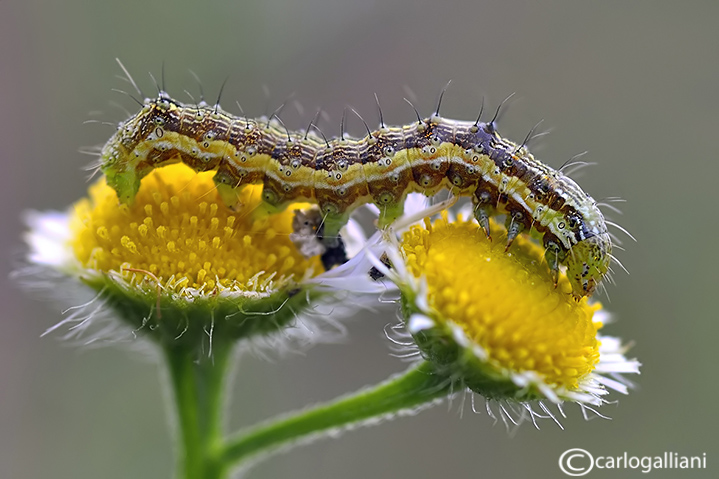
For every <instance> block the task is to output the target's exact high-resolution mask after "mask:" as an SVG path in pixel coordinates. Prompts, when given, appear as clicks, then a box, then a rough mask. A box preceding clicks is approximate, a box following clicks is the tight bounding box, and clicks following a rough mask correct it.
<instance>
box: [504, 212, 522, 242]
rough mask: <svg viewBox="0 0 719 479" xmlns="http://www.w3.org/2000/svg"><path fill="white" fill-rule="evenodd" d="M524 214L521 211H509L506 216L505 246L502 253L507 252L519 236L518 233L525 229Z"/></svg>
mask: <svg viewBox="0 0 719 479" xmlns="http://www.w3.org/2000/svg"><path fill="white" fill-rule="evenodd" d="M526 216H527V215H526V214H525V213H523V212H522V211H516V210H515V211H511V212H509V213H508V214H507V222H506V226H507V245H506V246H505V247H504V251H505V252H506V251H508V250H509V247H510V246H512V243H513V242H514V240H515V239H516V238H517V236H519V233H521V232H522V231H524V230H525V229H526V227H527V225H526V223H525V218H526Z"/></svg>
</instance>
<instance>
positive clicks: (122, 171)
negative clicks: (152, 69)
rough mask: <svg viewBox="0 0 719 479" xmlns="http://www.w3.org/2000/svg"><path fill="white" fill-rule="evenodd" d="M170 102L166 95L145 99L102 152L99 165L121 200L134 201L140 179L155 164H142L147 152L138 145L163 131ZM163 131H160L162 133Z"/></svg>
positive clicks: (121, 124)
mask: <svg viewBox="0 0 719 479" xmlns="http://www.w3.org/2000/svg"><path fill="white" fill-rule="evenodd" d="M170 104H171V102H169V101H168V100H166V99H165V98H163V97H159V98H158V99H156V100H146V101H145V105H144V106H143V108H142V110H140V111H139V112H138V113H137V114H136V115H134V116H131V117H130V118H128V119H127V120H126V121H124V122H123V123H120V125H119V127H118V129H117V131H116V132H115V134H114V135H112V137H110V139H109V140H108V141H107V143H105V146H104V147H103V148H102V153H101V154H100V169H101V170H102V172H103V173H104V174H105V177H106V179H107V184H108V185H109V186H110V187H111V188H113V189H114V190H115V191H116V192H117V197H118V199H119V200H120V202H121V203H131V202H132V200H133V199H134V198H135V195H136V194H137V191H138V189H139V188H140V180H141V179H142V177H143V176H145V175H146V174H147V173H148V172H149V171H151V169H152V166H151V165H147V164H143V162H144V161H145V160H146V156H147V155H146V152H144V151H142V149H141V148H139V146H140V145H141V143H142V142H143V141H144V140H146V139H147V138H148V137H149V136H150V135H153V134H157V132H158V131H159V132H162V126H160V125H164V124H165V123H166V120H165V119H164V118H163V117H164V116H166V114H167V111H168V109H169V105H170ZM160 134H161V133H160Z"/></svg>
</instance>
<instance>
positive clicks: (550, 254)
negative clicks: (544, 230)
mask: <svg viewBox="0 0 719 479" xmlns="http://www.w3.org/2000/svg"><path fill="white" fill-rule="evenodd" d="M566 257H567V252H566V251H565V249H564V248H562V246H561V245H560V244H559V242H558V241H555V240H554V239H552V238H551V237H549V235H545V237H544V259H545V260H546V261H547V265H549V272H550V274H551V275H552V280H553V281H554V286H555V287H556V286H557V283H558V282H559V265H560V264H562V263H564V260H565V259H566Z"/></svg>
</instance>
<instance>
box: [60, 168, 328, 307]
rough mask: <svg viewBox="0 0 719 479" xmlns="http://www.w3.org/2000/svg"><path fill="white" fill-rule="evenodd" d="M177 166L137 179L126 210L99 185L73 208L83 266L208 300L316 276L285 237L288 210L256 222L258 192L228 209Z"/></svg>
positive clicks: (206, 182)
mask: <svg viewBox="0 0 719 479" xmlns="http://www.w3.org/2000/svg"><path fill="white" fill-rule="evenodd" d="M213 174H214V172H206V173H195V172H194V171H193V170H192V169H190V168H189V167H188V166H185V165H183V164H176V165H171V166H167V167H164V168H160V169H157V170H154V171H153V172H152V173H150V174H149V175H148V176H147V177H145V178H144V179H143V180H142V185H141V186H140V190H139V192H138V194H137V197H136V198H135V201H134V203H133V204H132V205H124V204H120V203H119V202H118V199H117V195H116V193H115V191H114V190H112V189H111V188H110V187H108V186H107V184H106V183H105V181H104V180H100V181H98V182H97V183H96V184H94V185H93V186H92V187H91V188H90V198H86V199H83V200H80V201H79V202H78V203H76V204H75V207H74V212H73V214H72V223H71V224H72V231H73V239H72V245H71V246H72V248H73V251H74V253H75V256H76V257H77V259H78V260H79V261H80V263H82V265H83V266H84V267H86V268H89V269H93V270H97V271H100V272H104V273H108V272H115V273H119V274H122V275H123V276H124V277H126V278H127V279H129V280H131V281H139V280H142V281H146V280H151V281H153V282H157V283H159V286H160V287H162V288H163V289H164V290H165V291H168V292H173V293H180V294H184V295H197V294H205V295H211V294H215V293H217V292H222V291H227V290H230V291H240V292H241V291H253V292H261V293H262V292H266V291H267V290H271V289H276V288H278V287H282V286H286V285H287V284H289V283H290V282H291V281H293V280H294V281H301V280H302V279H305V278H307V277H310V276H313V275H315V274H319V273H321V272H323V271H324V270H323V267H322V264H321V262H320V260H319V258H312V259H310V260H307V259H305V258H303V257H302V256H301V255H300V254H299V252H298V251H297V250H296V248H295V247H294V245H293V244H292V242H291V241H290V239H289V234H290V233H291V232H292V217H293V211H294V210H295V209H298V208H299V209H302V208H307V207H308V206H309V205H306V204H295V205H291V206H290V208H288V209H287V211H285V212H284V213H280V214H277V215H272V216H267V217H264V218H260V219H257V220H253V219H252V215H251V214H250V213H251V212H252V210H253V209H254V208H256V207H257V206H258V205H259V203H260V202H261V197H260V195H261V189H262V187H261V186H247V187H246V188H245V189H244V190H243V191H242V193H241V194H240V198H239V199H240V202H241V205H242V206H241V207H240V208H239V209H238V211H231V210H229V209H228V208H227V207H226V206H225V205H224V203H223V202H222V200H221V199H220V198H219V196H218V194H217V192H216V190H215V185H214V183H213V181H212V175H213Z"/></svg>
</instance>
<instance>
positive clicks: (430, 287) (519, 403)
mask: <svg viewBox="0 0 719 479" xmlns="http://www.w3.org/2000/svg"><path fill="white" fill-rule="evenodd" d="M435 211H436V209H435ZM426 214H427V213H420V214H419V216H426ZM416 217H417V216H415V218H416ZM412 221H413V220H412V219H411V218H410V219H409V220H407V221H404V222H400V224H399V226H400V227H401V226H402V223H404V224H405V225H406V224H408V223H410V222H412ZM492 231H504V236H505V237H502V236H501V235H496V234H495V235H493V236H495V238H494V239H493V240H489V239H487V238H486V236H485V235H484V234H482V232H481V231H480V230H479V227H478V225H477V224H476V222H474V221H465V220H463V219H462V215H459V217H458V218H457V219H456V220H455V219H452V218H451V217H450V215H449V214H448V213H447V212H446V211H444V212H443V213H442V216H441V218H439V219H437V220H435V221H434V222H432V221H430V220H429V219H427V218H425V219H424V221H423V224H415V225H413V226H411V227H409V228H408V229H406V230H404V232H401V233H399V234H396V233H395V232H394V231H391V230H387V232H386V233H385V235H384V240H385V243H386V254H387V257H386V259H385V260H384V261H379V260H377V259H375V260H374V264H375V268H376V269H378V270H379V271H380V272H381V273H383V274H384V275H385V276H386V277H387V278H388V279H390V280H391V281H392V282H393V283H394V284H396V285H397V286H398V287H399V289H400V291H401V299H400V303H401V309H402V314H403V318H404V319H403V320H402V323H401V324H400V325H399V327H395V328H392V330H391V333H392V334H389V336H390V339H392V340H393V342H394V343H395V344H396V345H398V346H399V348H400V349H401V353H402V354H401V355H402V356H404V357H409V358H413V357H417V358H420V360H422V361H426V362H428V363H429V364H431V365H432V366H433V370H434V373H435V374H437V375H438V376H441V377H444V378H446V381H448V382H450V383H452V385H453V389H454V390H455V391H457V390H461V389H466V390H469V391H471V392H473V393H477V394H479V395H481V396H482V397H484V398H485V400H486V402H487V406H486V408H487V412H488V413H489V414H490V415H491V416H493V417H495V418H496V416H497V415H499V416H500V417H501V418H502V419H503V420H504V421H505V422H506V423H507V421H508V422H512V423H515V424H518V423H519V422H521V421H522V420H525V419H531V420H532V421H535V418H537V417H549V418H552V419H553V420H555V422H557V424H559V421H558V420H557V417H556V413H553V412H552V411H551V410H550V408H549V406H551V405H555V406H556V407H557V409H558V411H559V414H560V415H564V411H563V410H562V404H564V403H565V402H570V403H576V404H578V405H579V406H580V407H581V408H582V411H583V413H584V414H585V415H586V411H594V412H595V413H597V414H599V413H598V412H597V411H596V410H595V408H596V407H597V406H601V405H602V404H604V403H606V402H607V401H606V399H605V397H606V395H607V394H608V392H609V390H610V389H612V390H615V391H618V392H620V393H624V394H626V393H627V391H628V386H630V384H631V383H630V382H629V381H628V380H627V379H626V378H625V375H627V374H636V373H638V372H639V363H638V362H637V361H636V360H632V359H627V358H626V357H625V356H624V354H625V352H626V350H627V347H626V346H624V345H622V343H621V341H620V340H619V339H617V338H614V337H609V336H604V335H603V334H602V333H601V329H602V328H603V325H604V324H605V323H606V322H607V319H608V317H609V315H608V313H606V311H604V309H603V308H602V305H601V304H600V303H599V302H596V301H593V300H589V299H587V298H583V299H582V300H580V301H577V300H575V299H574V298H573V297H572V294H571V291H572V289H571V285H570V283H569V281H568V280H567V278H566V276H565V275H564V274H562V275H560V278H559V282H558V283H557V284H556V285H555V284H554V280H553V279H552V277H551V275H550V272H549V269H548V267H547V265H546V262H545V261H544V251H543V249H542V248H541V247H539V246H538V245H537V244H536V243H535V242H534V241H532V240H531V239H530V238H527V237H519V238H517V240H515V241H514V243H513V244H512V247H511V248H510V249H509V251H505V244H506V230H503V228H501V227H500V226H498V225H496V224H493V225H492ZM472 398H473V401H474V395H473V396H472ZM473 406H474V402H473ZM535 424H536V423H535ZM560 427H561V425H560Z"/></svg>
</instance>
